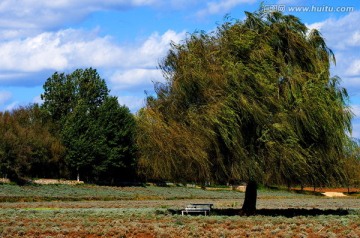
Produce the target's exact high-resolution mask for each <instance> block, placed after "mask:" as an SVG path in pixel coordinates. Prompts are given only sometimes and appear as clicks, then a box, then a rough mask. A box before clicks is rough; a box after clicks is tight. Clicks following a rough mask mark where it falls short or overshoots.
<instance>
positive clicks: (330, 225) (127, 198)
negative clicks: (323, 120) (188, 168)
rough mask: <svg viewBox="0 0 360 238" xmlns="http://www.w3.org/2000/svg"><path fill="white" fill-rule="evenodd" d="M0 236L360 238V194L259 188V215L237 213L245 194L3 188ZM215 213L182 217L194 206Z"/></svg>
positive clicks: (178, 189)
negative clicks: (210, 207)
mask: <svg viewBox="0 0 360 238" xmlns="http://www.w3.org/2000/svg"><path fill="white" fill-rule="evenodd" d="M0 199H1V200H0V201H1V202H0V237H360V198H359V196H357V195H353V196H348V197H344V198H326V197H321V196H314V195H311V194H306V195H304V194H298V193H294V192H287V191H275V190H260V191H259V199H258V206H257V207H258V209H259V211H258V215H255V216H249V217H244V216H238V215H236V214H238V211H239V210H240V208H241V205H242V202H243V199H244V193H241V192H236V191H221V190H219V191H206V190H201V189H195V188H185V187H156V186H151V187H99V186H90V185H81V186H68V185H46V186H25V187H18V186H15V185H0ZM204 202H206V203H213V204H214V210H213V212H212V214H211V215H210V216H206V217H205V216H181V215H179V211H180V210H181V209H182V208H183V207H184V206H186V205H187V204H189V203H204Z"/></svg>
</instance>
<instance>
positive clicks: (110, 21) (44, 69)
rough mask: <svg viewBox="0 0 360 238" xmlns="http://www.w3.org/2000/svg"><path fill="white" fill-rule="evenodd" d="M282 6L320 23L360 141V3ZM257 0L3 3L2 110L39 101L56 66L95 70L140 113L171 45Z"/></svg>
mask: <svg viewBox="0 0 360 238" xmlns="http://www.w3.org/2000/svg"><path fill="white" fill-rule="evenodd" d="M263 4H264V5H265V7H268V8H271V9H273V8H279V10H282V11H284V12H285V13H286V14H292V15H295V16H298V17H300V19H301V20H302V21H303V22H304V23H306V24H307V25H308V27H309V28H318V29H319V30H320V31H321V32H322V34H323V36H324V37H325V39H326V41H327V44H328V46H329V47H330V48H332V49H333V51H334V52H335V55H336V58H337V64H336V66H334V67H332V75H338V76H340V77H341V78H342V86H344V87H346V88H347V89H348V92H349V94H350V99H351V106H352V110H353V112H354V113H355V118H354V120H353V136H354V137H358V138H360V1H359V0H348V1H338V0H330V1H322V0H308V1H302V0H273V1H263ZM259 6H260V1H254V0H208V1H205V0H76V1H74V0H51V1H50V0H1V1H0V56H1V57H0V111H4V110H11V109H13V108H16V107H18V106H23V105H27V104H29V103H33V102H38V103H41V101H40V94H41V93H42V91H43V90H42V85H43V84H44V82H45V80H46V79H47V78H48V77H50V76H51V75H52V74H53V73H54V72H55V71H58V72H66V73H70V72H72V71H73V70H75V69H77V68H86V67H93V68H96V69H97V70H98V71H99V73H100V75H101V76H102V77H103V78H104V79H105V80H106V82H107V84H108V87H109V88H110V90H111V94H112V95H115V96H117V97H118V98H119V102H120V103H121V104H125V105H127V106H128V107H129V108H130V109H131V110H132V111H133V112H136V111H137V110H138V109H139V108H140V107H142V106H143V105H144V98H145V94H144V91H145V90H146V91H148V92H152V89H153V82H156V81H160V82H161V81H163V79H162V75H161V72H160V71H159V70H158V69H157V65H158V63H159V61H161V59H162V58H163V57H164V56H165V55H166V53H167V51H168V49H169V43H170V42H171V41H173V42H176V43H178V42H181V40H182V39H184V38H185V37H186V34H187V33H192V32H194V31H197V30H204V31H208V32H209V31H212V30H214V29H215V28H216V26H217V24H221V23H222V22H223V18H224V16H225V15H226V14H229V15H230V16H231V17H232V18H236V19H244V11H250V12H252V11H255V10H256V9H258V8H259Z"/></svg>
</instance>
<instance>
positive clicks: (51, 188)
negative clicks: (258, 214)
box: [0, 184, 307, 202]
mask: <svg viewBox="0 0 360 238" xmlns="http://www.w3.org/2000/svg"><path fill="white" fill-rule="evenodd" d="M258 194H259V198H266V197H270V198H271V197H275V198H296V197H305V196H307V195H303V194H297V193H293V192H288V191H282V190H279V191H276V190H269V189H260V190H259V192H258ZM205 198H206V199H227V198H229V199H230V198H231V199H243V198H244V193H242V192H238V191H226V190H218V191H208V190H202V189H198V188H187V187H157V186H148V187H108V186H95V185H76V186H71V185H32V186H22V187H20V186H16V185H9V184H2V185H0V202H18V201H23V202H40V201H82V200H88V201H96V200H100V201H112V200H155V199H160V200H173V199H205Z"/></svg>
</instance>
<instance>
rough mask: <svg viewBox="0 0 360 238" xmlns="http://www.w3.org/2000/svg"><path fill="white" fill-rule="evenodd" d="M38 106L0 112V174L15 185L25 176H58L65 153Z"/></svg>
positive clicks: (22, 181) (23, 179)
mask: <svg viewBox="0 0 360 238" xmlns="http://www.w3.org/2000/svg"><path fill="white" fill-rule="evenodd" d="M49 127H50V125H49V123H47V122H46V120H45V118H44V117H43V113H42V112H41V109H40V108H39V106H38V105H32V106H28V107H20V108H18V109H15V110H13V111H12V112H4V113H0V134H1V136H0V173H1V174H2V176H7V177H9V178H10V179H11V180H13V181H15V182H17V183H20V184H22V183H25V182H26V177H58V176H59V174H60V171H59V170H60V169H61V158H62V156H63V154H64V147H63V146H62V144H61V142H60V140H59V138H58V137H56V136H54V135H52V134H51V133H50V132H49Z"/></svg>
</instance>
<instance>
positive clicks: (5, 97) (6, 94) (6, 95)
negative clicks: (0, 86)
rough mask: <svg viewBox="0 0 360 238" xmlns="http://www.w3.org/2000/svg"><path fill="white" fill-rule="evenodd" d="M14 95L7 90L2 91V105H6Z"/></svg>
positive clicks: (0, 98) (0, 94) (0, 102)
mask: <svg viewBox="0 0 360 238" xmlns="http://www.w3.org/2000/svg"><path fill="white" fill-rule="evenodd" d="M11 97H12V95H11V93H10V92H7V91H0V106H2V105H4V104H5V103H7V102H8V101H9V100H10V99H11Z"/></svg>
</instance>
